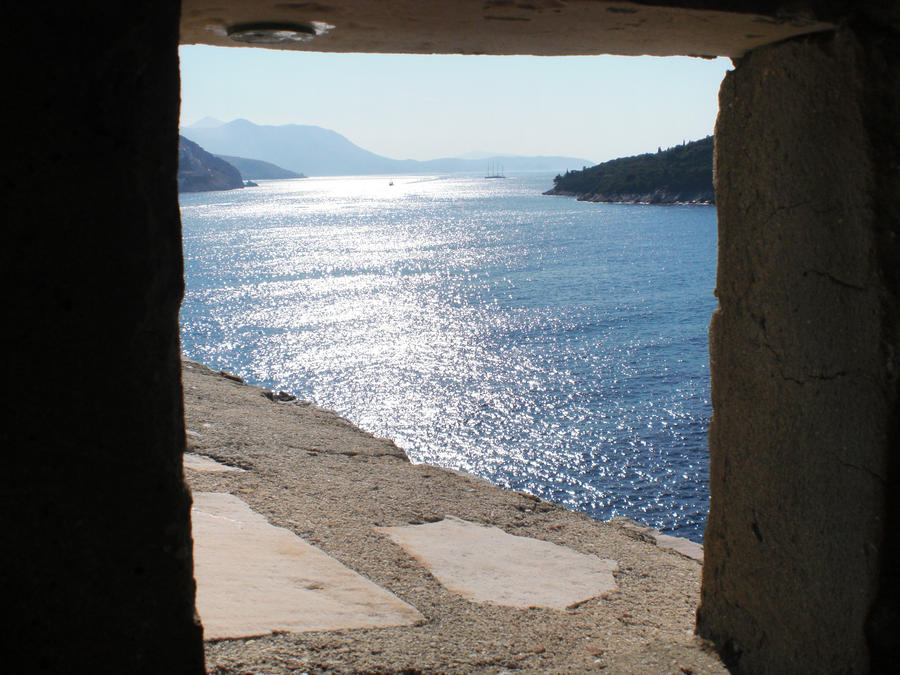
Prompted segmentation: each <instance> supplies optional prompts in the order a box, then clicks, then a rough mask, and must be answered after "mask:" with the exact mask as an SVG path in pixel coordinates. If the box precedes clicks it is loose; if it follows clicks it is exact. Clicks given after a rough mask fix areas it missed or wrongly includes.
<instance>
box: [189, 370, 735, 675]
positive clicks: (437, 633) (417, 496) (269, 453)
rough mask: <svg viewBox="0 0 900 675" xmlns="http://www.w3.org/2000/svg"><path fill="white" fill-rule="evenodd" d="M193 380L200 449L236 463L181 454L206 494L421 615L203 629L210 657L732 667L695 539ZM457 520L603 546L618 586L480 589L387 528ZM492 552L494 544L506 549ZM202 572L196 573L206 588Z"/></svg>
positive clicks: (274, 401)
mask: <svg viewBox="0 0 900 675" xmlns="http://www.w3.org/2000/svg"><path fill="white" fill-rule="evenodd" d="M183 385H184V400H185V423H186V429H187V441H188V451H189V453H191V457H192V458H193V459H194V460H196V459H197V457H198V456H200V459H201V460H202V461H208V460H215V461H217V462H219V463H221V464H223V465H226V467H230V468H232V469H240V470H231V471H215V470H213V471H208V470H203V469H202V465H198V464H196V463H191V464H188V463H187V462H186V469H185V473H186V478H187V480H188V483H189V485H190V487H191V489H192V491H194V492H195V495H196V498H195V507H196V504H197V503H199V504H200V505H201V506H202V503H203V501H204V499H207V497H203V499H201V496H203V495H209V493H219V495H220V496H221V498H222V499H225V500H232V501H234V500H235V499H238V498H239V499H240V500H242V501H243V502H245V503H246V505H247V506H248V507H249V508H250V509H252V511H253V512H254V513H256V514H259V516H261V517H262V518H264V519H265V520H266V521H267V522H268V523H269V524H271V525H274V526H277V527H278V528H282V529H283V530H286V531H288V532H290V533H293V535H296V537H299V538H302V539H303V540H304V541H305V542H306V543H308V544H310V545H312V546H314V547H316V548H318V549H320V550H321V551H322V552H324V553H325V554H327V555H328V556H331V557H332V558H334V559H335V560H336V561H338V562H339V563H340V564H342V565H344V566H346V567H347V568H349V569H350V570H353V571H354V572H356V573H358V574H359V575H361V576H362V577H364V578H365V579H367V580H369V581H371V582H372V583H374V584H376V585H377V586H378V587H381V588H382V589H384V590H386V591H388V592H389V593H391V594H393V595H394V596H396V598H398V599H399V600H401V601H403V602H404V603H407V604H408V605H409V606H411V607H412V608H414V610H415V611H417V612H418V613H419V614H420V615H421V618H420V619H419V620H417V621H415V622H413V623H411V624H410V623H409V622H407V625H394V626H382V627H375V628H363V629H339V630H312V631H302V632H291V631H289V630H288V631H277V632H274V633H270V634H265V635H261V636H260V635H257V636H255V637H234V638H231V639H221V638H219V639H208V640H207V642H206V660H207V669H208V672H210V673H234V674H237V673H289V672H305V673H503V672H512V671H514V672H518V673H586V672H597V671H601V670H602V672H604V673H629V674H634V673H676V674H677V673H725V672H727V671H726V670H725V668H724V667H723V666H722V664H721V662H720V661H719V659H718V657H717V656H716V655H715V653H714V652H713V651H712V650H711V648H710V646H709V645H708V644H707V643H705V642H703V641H702V640H700V639H699V638H697V637H696V636H695V635H694V634H693V627H694V614H695V611H696V607H697V604H698V601H699V594H700V569H701V565H700V562H698V560H697V559H696V558H697V557H700V555H702V552H701V551H700V549H699V547H697V545H696V544H691V543H690V542H685V541H684V540H676V539H673V538H666V537H664V536H662V535H659V533H657V532H655V531H653V530H650V529H649V528H644V527H641V526H640V525H638V524H637V523H634V522H633V521H629V520H627V519H617V520H614V521H611V522H599V521H596V520H592V519H591V518H589V517H588V516H586V515H584V514H582V513H576V512H572V511H568V510H566V509H564V508H562V507H560V506H556V505H554V504H551V503H548V502H545V501H542V500H540V499H538V498H536V497H533V496H530V495H527V494H523V493H520V492H513V491H508V490H503V489H500V488H497V487H494V486H492V485H490V484H488V483H487V482H485V481H483V480H480V479H478V478H474V477H472V476H468V475H464V474H461V473H458V472H455V471H451V470H447V469H441V468H437V467H434V466H427V465H423V464H413V463H411V462H410V461H409V459H408V458H407V457H406V455H405V453H404V452H403V451H402V450H401V449H400V448H398V447H397V446H396V445H395V444H394V443H392V442H391V441H390V440H387V439H383V438H377V437H375V436H373V435H372V434H369V433H367V432H365V431H362V430H360V429H358V428H357V427H355V426H354V425H352V424H351V423H350V422H348V421H346V420H344V419H342V418H341V417H339V416H338V415H337V414H335V413H333V412H331V411H327V410H323V409H320V408H317V407H315V406H314V405H311V404H310V403H308V402H305V401H300V400H297V399H295V398H294V397H293V396H292V395H290V394H287V393H283V392H278V393H275V392H271V391H267V390H264V389H260V388H257V387H253V386H249V385H247V384H245V383H243V381H242V380H241V379H240V378H239V377H238V376H235V375H232V374H228V373H222V372H216V371H214V370H211V369H209V368H207V367H205V366H202V365H200V364H198V363H193V362H190V361H185V362H184V364H183ZM198 466H199V467H200V468H192V467H198ZM461 521H465V522H466V523H468V524H471V525H473V526H479V527H490V528H498V530H500V531H502V533H505V534H504V535H503V536H505V535H517V537H522V538H527V539H528V540H531V541H536V542H537V543H539V544H541V545H543V546H546V545H547V543H552V544H555V545H557V546H559V547H564V548H565V549H567V550H570V551H572V552H574V553H573V555H582V556H585V557H587V558H591V559H596V560H603V561H608V562H610V563H611V564H612V567H613V568H614V570H615V571H614V573H613V577H612V579H613V580H614V583H613V588H612V589H611V590H609V591H605V592H603V593H602V594H600V595H597V596H596V597H586V598H584V599H583V600H581V601H578V602H576V603H574V604H571V605H569V606H566V607H565V608H562V609H559V608H547V607H539V606H531V607H521V606H519V607H516V606H508V605H504V604H502V603H499V604H498V603H495V602H481V601H475V600H472V599H471V598H469V597H466V596H465V595H463V594H461V593H460V592H458V591H457V590H454V589H452V588H451V587H449V586H448V585H445V583H443V582H442V581H441V580H439V577H441V572H440V571H436V570H434V569H429V567H428V566H427V565H426V564H425V563H424V562H423V561H422V560H420V559H418V558H417V557H415V556H412V555H410V554H409V553H408V552H407V551H406V550H405V549H404V548H403V547H402V546H401V545H398V543H396V539H395V538H392V537H391V536H390V533H391V532H396V531H397V529H398V528H406V529H408V528H409V527H410V526H421V525H422V524H429V523H434V524H439V523H442V522H443V523H447V524H448V526H450V525H454V524H457V525H458V524H459V523H460V522H461ZM492 531H495V530H492ZM285 534H286V533H285ZM501 539H502V537H501ZM195 541H197V539H196V535H195ZM498 541H499V539H498ZM516 541H518V539H517V540H516ZM497 545H498V546H502V544H497ZM448 548H449V549H450V551H451V553H452V550H453V548H454V547H453V546H452V545H451V546H449V547H448ZM207 553H208V554H209V552H207ZM215 553H216V552H215V551H213V552H212V558H213V559H215V558H216V557H217V556H216V555H215ZM488 553H489V558H488V559H492V558H493V557H495V553H496V554H497V557H499V554H501V553H502V551H500V550H497V551H495V552H493V553H492V552H490V551H488ZM195 557H196V552H195ZM518 562H519V563H520V564H521V563H522V562H523V561H521V560H519V561H518ZM524 562H526V563H528V564H530V565H532V566H533V567H534V568H535V569H534V575H533V576H534V577H535V578H537V579H541V578H542V574H543V575H544V578H546V577H547V576H548V573H547V572H545V571H544V572H542V569H543V568H542V567H541V563H540V562H539V561H537V560H534V561H532V560H531V559H529V560H527V561H524ZM526 566H527V565H526ZM198 574H199V573H198ZM498 574H500V576H502V572H498ZM205 583H207V582H206V581H205V580H204V579H202V578H200V577H199V576H198V589H199V590H198V594H201V595H202V591H203V589H204V584H205ZM309 587H310V588H313V589H314V588H315V584H310V585H309ZM539 590H543V589H539ZM310 592H313V591H310ZM238 606H239V605H238ZM202 612H203V608H202V607H201V618H202Z"/></svg>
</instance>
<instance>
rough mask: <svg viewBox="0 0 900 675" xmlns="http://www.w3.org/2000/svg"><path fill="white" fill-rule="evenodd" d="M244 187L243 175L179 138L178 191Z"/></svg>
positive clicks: (196, 146)
mask: <svg viewBox="0 0 900 675" xmlns="http://www.w3.org/2000/svg"><path fill="white" fill-rule="evenodd" d="M242 187H244V181H243V180H242V178H241V173H240V171H238V170H237V169H236V168H235V167H233V166H232V165H231V164H229V163H228V162H226V161H225V160H224V159H220V158H219V157H216V156H215V155H213V154H210V153H208V152H207V151H206V150H204V149H203V148H201V147H200V146H199V145H197V144H196V143H194V142H193V141H190V140H188V139H187V138H185V137H184V136H179V137H178V191H179V192H211V191H214V190H234V189H235V188H242Z"/></svg>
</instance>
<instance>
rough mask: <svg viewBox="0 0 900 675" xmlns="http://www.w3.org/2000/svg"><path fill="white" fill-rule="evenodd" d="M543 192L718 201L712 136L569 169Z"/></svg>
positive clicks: (601, 198) (585, 197)
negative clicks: (578, 168)
mask: <svg viewBox="0 0 900 675" xmlns="http://www.w3.org/2000/svg"><path fill="white" fill-rule="evenodd" d="M544 194H548V195H566V196H570V197H577V198H578V199H579V200H582V201H593V202H646V203H650V204H672V203H682V202H691V203H704V204H712V203H715V193H714V190H713V137H712V136H707V137H706V138H704V139H702V140H699V141H692V142H690V143H685V144H684V145H677V146H675V147H674V148H669V149H668V150H660V151H659V152H656V153H655V154H654V153H648V154H645V155H636V156H634V157H622V158H620V159H614V160H611V161H609V162H604V163H603V164H598V165H596V166H592V167H590V168H587V169H583V170H581V171H567V172H566V173H565V175H562V176H557V177H556V178H554V179H553V189H551V190H548V191H547V192H545V193H544Z"/></svg>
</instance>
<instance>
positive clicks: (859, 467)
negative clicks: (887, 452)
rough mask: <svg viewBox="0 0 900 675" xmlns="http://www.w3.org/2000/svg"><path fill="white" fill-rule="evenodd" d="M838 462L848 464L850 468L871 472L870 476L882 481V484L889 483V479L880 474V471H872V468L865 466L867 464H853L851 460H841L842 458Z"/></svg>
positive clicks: (843, 464)
mask: <svg viewBox="0 0 900 675" xmlns="http://www.w3.org/2000/svg"><path fill="white" fill-rule="evenodd" d="M838 464H840V465H841V466H846V467H847V468H848V469H856V470H857V471H862V472H863V473H867V474H869V475H870V476H872V478H874V479H875V480H877V481H878V482H880V483H881V484H883V485H884V484H887V479H886V478H885V477H884V476H882V475H881V474H879V473H877V472H875V471H872V469H869V468H867V467H865V466H859V465H857V464H851V463H850V462H845V461H843V460H840V459H839V460H838Z"/></svg>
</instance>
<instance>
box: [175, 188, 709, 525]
mask: <svg viewBox="0 0 900 675" xmlns="http://www.w3.org/2000/svg"><path fill="white" fill-rule="evenodd" d="M551 178H552V177H551V176H545V175H532V176H525V177H511V178H509V179H507V180H485V179H483V178H482V177H475V176H452V177H426V178H423V177H400V178H398V177H393V182H394V185H389V179H388V178H387V177H361V178H356V177H354V178H346V177H341V178H321V179H306V180H290V181H261V182H260V187H258V188H249V189H244V190H236V191H230V192H215V193H198V194H185V195H182V197H181V204H182V207H181V216H182V222H183V228H184V248H185V251H184V253H185V280H186V285H187V289H186V295H185V300H184V304H183V307H182V312H181V321H182V348H183V351H184V353H185V355H186V356H188V357H189V358H192V359H196V360H199V361H202V362H204V363H207V364H209V365H210V366H213V367H215V368H223V369H227V370H230V371H234V372H237V373H240V374H241V375H243V376H244V377H245V378H246V379H247V380H248V381H250V382H252V383H254V384H259V385H262V386H266V387H269V388H271V389H274V390H285V391H289V392H292V393H294V394H296V395H298V396H300V397H302V398H305V399H309V400H312V401H314V402H315V403H316V404H318V405H321V406H324V407H328V408H332V409H334V410H337V411H338V412H340V413H341V414H343V415H345V416H346V417H347V418H349V419H350V420H352V421H353V422H354V423H356V424H358V425H359V426H361V427H363V428H364V429H367V430H369V431H371V432H373V433H375V434H376V435H379V436H386V437H388V438H391V439H393V440H394V441H395V442H396V443H397V444H398V445H399V446H400V447H402V448H403V449H404V450H406V452H407V454H408V455H409V456H410V458H411V459H412V460H413V461H415V462H427V463H431V464H437V465H440V466H446V467H452V468H455V469H461V470H463V471H467V472H470V473H474V474H477V475H479V476H482V477H484V478H487V479H489V480H490V481H492V482H493V483H495V484H497V485H501V486H504V487H508V488H514V489H517V490H523V491H526V492H530V493H532V494H535V495H538V496H540V497H543V498H545V499H548V500H551V501H554V502H557V503H559V504H564V505H565V506H567V507H570V508H572V509H578V510H581V511H584V512H586V513H588V514H590V515H591V516H595V517H597V518H601V519H607V518H610V517H613V516H620V515H624V516H629V517H632V518H634V519H636V520H638V521H641V522H643V523H646V524H648V525H652V526H655V527H658V528H660V529H662V530H664V531H667V532H670V533H674V534H678V535H681V536H687V537H690V538H691V539H694V540H696V541H701V540H702V536H703V528H704V525H705V520H706V513H707V510H708V505H709V496H708V485H707V471H708V451H707V443H706V431H707V426H708V423H709V417H710V404H709V372H708V356H707V326H708V323H709V317H710V314H711V312H712V311H713V309H714V308H715V304H716V301H715V299H714V297H713V288H714V285H715V260H716V214H715V209H714V208H711V207H705V206H668V207H665V206H644V205H624V204H589V203H582V202H577V201H575V200H574V199H570V198H565V197H545V196H543V195H541V192H542V191H543V190H545V189H547V188H548V187H549V186H550V185H551V184H552V180H551Z"/></svg>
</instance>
